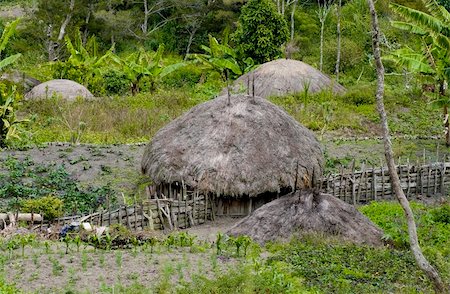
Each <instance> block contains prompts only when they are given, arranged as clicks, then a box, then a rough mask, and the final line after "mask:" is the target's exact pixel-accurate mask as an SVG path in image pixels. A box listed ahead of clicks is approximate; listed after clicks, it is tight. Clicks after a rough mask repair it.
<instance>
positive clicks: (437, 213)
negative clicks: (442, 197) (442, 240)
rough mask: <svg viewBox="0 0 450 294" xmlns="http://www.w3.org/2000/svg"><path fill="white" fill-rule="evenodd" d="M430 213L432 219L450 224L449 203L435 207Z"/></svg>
mask: <svg viewBox="0 0 450 294" xmlns="http://www.w3.org/2000/svg"><path fill="white" fill-rule="evenodd" d="M430 213H431V215H432V216H433V221H435V222H439V223H444V224H450V204H445V205H443V206H441V207H438V208H435V209H433V210H431V212H430Z"/></svg>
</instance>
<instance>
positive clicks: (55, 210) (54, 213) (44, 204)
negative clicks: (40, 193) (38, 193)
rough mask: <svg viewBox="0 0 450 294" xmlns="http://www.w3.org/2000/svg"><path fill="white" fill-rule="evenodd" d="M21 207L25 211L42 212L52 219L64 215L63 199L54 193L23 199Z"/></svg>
mask: <svg viewBox="0 0 450 294" xmlns="http://www.w3.org/2000/svg"><path fill="white" fill-rule="evenodd" d="M21 207H22V211H23V212H33V213H42V214H43V216H44V217H45V218H46V219H50V220H52V219H55V218H57V217H60V216H62V215H63V201H62V200H61V199H59V198H57V197H55V196H52V195H49V196H45V197H41V198H36V199H26V200H23V201H22V202H21Z"/></svg>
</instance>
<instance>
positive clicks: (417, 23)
mask: <svg viewBox="0 0 450 294" xmlns="http://www.w3.org/2000/svg"><path fill="white" fill-rule="evenodd" d="M423 3H424V4H425V6H426V8H427V10H428V13H424V12H423V11H420V10H416V9H412V8H409V7H406V6H402V5H399V4H396V3H392V4H390V7H391V9H392V10H393V11H394V12H395V13H397V14H399V15H400V16H402V17H403V18H404V19H406V21H395V22H393V23H392V24H393V25H394V26H395V27H397V28H399V29H402V30H405V31H407V32H410V33H413V34H415V35H417V36H418V37H420V38H421V45H422V46H421V49H420V51H417V50H414V49H412V48H409V47H404V48H401V49H398V50H396V51H395V52H393V53H392V54H391V55H390V56H388V57H387V59H390V60H393V61H394V62H396V63H397V64H399V65H401V66H403V67H405V68H407V69H409V70H411V71H413V72H415V73H420V74H422V75H424V76H427V77H430V78H431V80H432V81H434V82H435V83H436V85H437V89H436V91H435V97H434V98H433V100H434V104H435V105H437V106H439V107H441V108H442V109H443V110H444V116H445V119H444V126H445V129H446V130H445V132H446V145H447V146H450V130H449V126H450V124H449V120H448V108H449V107H450V98H449V95H448V94H447V93H446V84H448V82H449V80H450V71H449V70H448V68H449V66H450V62H449V57H450V34H449V31H450V25H449V24H448V20H449V19H450V13H449V12H448V11H447V10H446V9H445V8H444V7H443V6H440V5H439V4H438V2H436V1H435V0H423Z"/></svg>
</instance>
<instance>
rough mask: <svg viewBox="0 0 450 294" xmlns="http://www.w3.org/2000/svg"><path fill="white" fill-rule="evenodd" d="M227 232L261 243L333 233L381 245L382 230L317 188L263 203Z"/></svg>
mask: <svg viewBox="0 0 450 294" xmlns="http://www.w3.org/2000/svg"><path fill="white" fill-rule="evenodd" d="M227 233H228V234H230V235H234V236H237V235H247V236H250V237H252V239H253V240H255V241H256V242H258V243H261V244H264V243H266V242H268V241H275V240H279V241H280V240H281V241H288V240H289V239H291V238H292V237H293V236H295V237H301V236H302V235H305V234H320V235H324V236H336V237H338V238H341V239H344V240H345V241H348V242H352V243H356V244H366V245H372V246H379V245H382V244H383V242H382V237H383V231H382V230H381V229H379V228H378V227H377V226H375V225H374V224H373V223H372V222H371V221H370V220H369V219H368V218H367V217H365V216H364V215H363V214H361V213H360V212H359V211H358V210H357V209H356V208H355V207H354V206H353V205H350V204H348V203H345V202H344V201H342V200H340V199H338V198H335V197H333V196H331V195H328V194H324V193H320V192H318V191H317V190H304V191H297V192H295V193H292V195H287V196H284V197H281V198H280V199H276V200H275V201H272V202H270V203H267V204H265V205H264V206H262V207H260V208H259V209H257V210H256V211H254V212H253V213H252V214H251V215H249V216H247V217H245V218H243V219H242V220H240V221H239V222H238V223H236V224H235V225H234V226H233V227H232V228H230V229H229V231H228V232H227Z"/></svg>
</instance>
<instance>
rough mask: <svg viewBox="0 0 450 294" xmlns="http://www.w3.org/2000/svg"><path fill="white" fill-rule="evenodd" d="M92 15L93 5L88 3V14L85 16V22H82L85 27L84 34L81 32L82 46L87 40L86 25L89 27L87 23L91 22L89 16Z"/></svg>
mask: <svg viewBox="0 0 450 294" xmlns="http://www.w3.org/2000/svg"><path fill="white" fill-rule="evenodd" d="M93 13H94V4H92V3H90V4H89V10H88V14H87V15H86V20H85V21H84V24H85V25H86V27H85V28H84V32H83V46H86V42H87V38H88V35H89V31H88V25H89V22H90V20H91V15H92V14H93Z"/></svg>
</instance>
